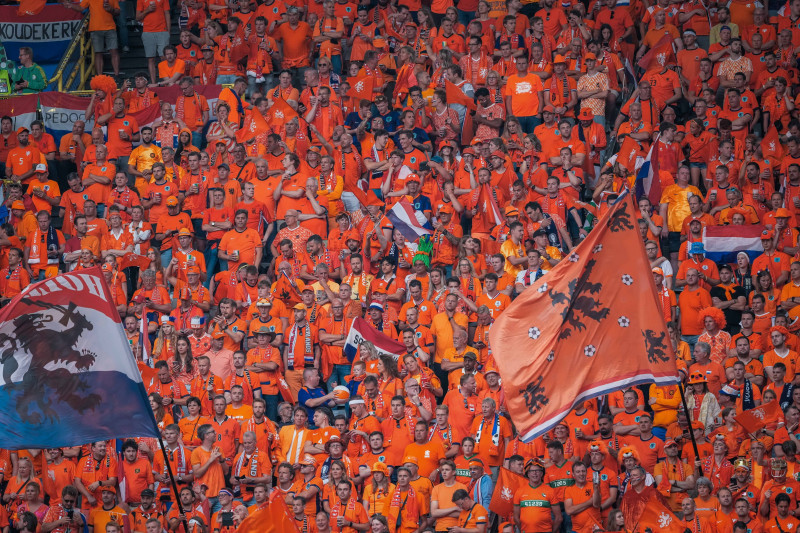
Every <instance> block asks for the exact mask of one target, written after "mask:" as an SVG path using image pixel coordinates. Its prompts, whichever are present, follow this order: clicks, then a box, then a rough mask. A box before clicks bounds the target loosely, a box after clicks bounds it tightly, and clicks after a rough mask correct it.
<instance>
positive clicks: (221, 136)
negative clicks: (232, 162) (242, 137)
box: [206, 102, 239, 151]
mask: <svg viewBox="0 0 800 533" xmlns="http://www.w3.org/2000/svg"><path fill="white" fill-rule="evenodd" d="M230 112H231V108H230V106H229V105H228V103H227V102H219V103H217V121H216V122H213V123H212V124H211V126H209V128H208V133H207V134H206V139H207V140H208V144H213V143H214V142H216V141H224V142H225V146H226V147H227V148H228V151H231V150H232V149H233V145H234V144H235V143H236V130H238V129H239V125H238V124H234V123H233V122H231V121H230V120H228V115H230Z"/></svg>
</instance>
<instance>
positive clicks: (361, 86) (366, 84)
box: [347, 76, 375, 111]
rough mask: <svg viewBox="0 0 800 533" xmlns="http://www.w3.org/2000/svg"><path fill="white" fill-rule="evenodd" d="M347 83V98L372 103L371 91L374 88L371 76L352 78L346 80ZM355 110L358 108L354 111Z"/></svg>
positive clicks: (373, 80)
mask: <svg viewBox="0 0 800 533" xmlns="http://www.w3.org/2000/svg"><path fill="white" fill-rule="evenodd" d="M347 83H349V84H350V90H349V91H347V96H352V97H353V98H357V99H358V100H369V101H370V102H371V101H372V91H373V89H374V88H375V78H374V77H373V76H352V77H350V78H347ZM356 105H358V102H356ZM357 110H358V108H356V109H355V110H354V111H357Z"/></svg>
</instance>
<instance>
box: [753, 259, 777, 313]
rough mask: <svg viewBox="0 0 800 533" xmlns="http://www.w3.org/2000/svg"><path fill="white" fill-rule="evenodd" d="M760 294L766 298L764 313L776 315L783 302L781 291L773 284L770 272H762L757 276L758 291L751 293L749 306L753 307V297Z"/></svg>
mask: <svg viewBox="0 0 800 533" xmlns="http://www.w3.org/2000/svg"><path fill="white" fill-rule="evenodd" d="M755 294H760V295H761V296H763V297H764V311H765V312H767V313H769V314H770V315H773V316H774V315H775V311H776V310H777V309H778V304H779V303H780V301H781V291H779V290H778V289H776V288H775V287H774V286H773V284H772V274H770V272H769V270H762V271H760V272H758V274H757V276H756V289H755V290H754V291H753V292H751V293H750V297H749V304H750V305H751V306H752V305H753V295H755Z"/></svg>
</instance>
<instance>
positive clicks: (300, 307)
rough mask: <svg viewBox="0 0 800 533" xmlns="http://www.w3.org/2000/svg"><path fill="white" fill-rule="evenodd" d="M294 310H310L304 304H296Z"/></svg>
mask: <svg viewBox="0 0 800 533" xmlns="http://www.w3.org/2000/svg"><path fill="white" fill-rule="evenodd" d="M292 309H295V310H297V311H307V310H308V308H307V307H306V304H303V303H297V304H294V307H292Z"/></svg>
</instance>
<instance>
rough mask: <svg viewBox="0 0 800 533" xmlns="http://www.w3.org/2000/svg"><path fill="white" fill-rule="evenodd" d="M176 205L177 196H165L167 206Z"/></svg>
mask: <svg viewBox="0 0 800 533" xmlns="http://www.w3.org/2000/svg"><path fill="white" fill-rule="evenodd" d="M176 205H178V197H177V196H170V197H169V198H167V206H169V207H175V206H176Z"/></svg>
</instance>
